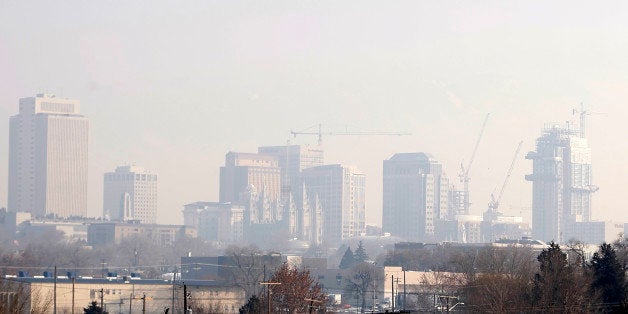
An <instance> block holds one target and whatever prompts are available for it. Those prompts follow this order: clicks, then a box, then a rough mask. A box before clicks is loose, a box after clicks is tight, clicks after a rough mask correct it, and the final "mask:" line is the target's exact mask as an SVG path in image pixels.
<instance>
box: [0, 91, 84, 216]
mask: <svg viewBox="0 0 628 314" xmlns="http://www.w3.org/2000/svg"><path fill="white" fill-rule="evenodd" d="M79 107H80V103H79V101H78V100H74V99H65V98H57V97H55V96H54V95H49V94H38V95H37V96H36V97H28V98H21V99H20V109H19V113H18V114H17V115H14V116H12V117H11V120H10V127H9V195H8V198H9V203H8V207H9V210H10V211H13V212H30V213H31V214H33V216H36V217H43V216H48V215H54V216H57V217H72V216H81V217H82V216H86V214H87V150H88V130H89V121H88V119H87V118H86V117H84V116H83V115H81V114H79V109H80V108H79Z"/></svg>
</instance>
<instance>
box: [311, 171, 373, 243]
mask: <svg viewBox="0 0 628 314" xmlns="http://www.w3.org/2000/svg"><path fill="white" fill-rule="evenodd" d="M365 180H366V179H365V175H364V174H363V173H362V172H361V171H359V170H358V169H356V168H354V167H350V166H344V165H325V166H318V167H312V168H307V169H305V170H303V182H304V185H305V189H306V192H307V196H308V198H309V199H311V200H315V201H313V203H315V202H320V208H321V215H322V223H323V225H322V239H323V243H325V244H337V243H339V242H340V241H341V240H343V239H346V238H349V237H354V236H359V235H361V234H363V233H364V232H365V231H366V229H365V228H366V227H365V220H364V218H365V217H364V216H365V210H366V204H365Z"/></svg>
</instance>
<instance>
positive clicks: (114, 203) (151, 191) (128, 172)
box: [103, 166, 157, 224]
mask: <svg viewBox="0 0 628 314" xmlns="http://www.w3.org/2000/svg"><path fill="white" fill-rule="evenodd" d="M103 187H104V191H103V216H105V217H108V218H109V219H110V220H117V221H127V220H139V221H140V222H141V223H146V224H154V223H156V222H157V175H156V174H153V173H150V172H148V171H146V170H144V168H142V167H138V166H120V167H117V168H116V171H115V172H107V173H105V177H104V184H103Z"/></svg>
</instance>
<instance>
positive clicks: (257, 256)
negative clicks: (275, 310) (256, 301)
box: [225, 246, 270, 299]
mask: <svg viewBox="0 0 628 314" xmlns="http://www.w3.org/2000/svg"><path fill="white" fill-rule="evenodd" d="M225 255H227V256H229V257H230V258H231V260H232V263H233V265H229V266H230V267H228V268H227V269H226V271H227V273H228V275H229V277H230V278H231V282H232V283H233V284H235V285H236V286H238V287H240V288H242V289H243V290H244V291H245V293H246V294H245V296H246V298H247V299H248V298H250V297H251V296H253V295H259V292H260V285H259V282H260V281H263V280H264V271H265V266H264V265H265V264H264V257H263V255H262V252H261V251H260V250H259V249H258V248H257V247H255V246H247V247H237V246H231V247H229V248H227V249H226V250H225ZM269 271H270V269H269Z"/></svg>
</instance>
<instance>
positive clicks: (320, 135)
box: [290, 123, 411, 145]
mask: <svg viewBox="0 0 628 314" xmlns="http://www.w3.org/2000/svg"><path fill="white" fill-rule="evenodd" d="M313 127H314V126H311V127H309V128H307V129H304V130H301V131H293V130H290V134H292V136H293V137H297V135H317V136H318V145H322V144H323V135H397V136H401V135H411V134H410V133H406V132H379V131H359V132H350V131H348V130H345V131H343V132H332V131H325V132H323V125H322V124H320V123H319V124H318V131H308V130H311V129H312V128H313Z"/></svg>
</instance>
